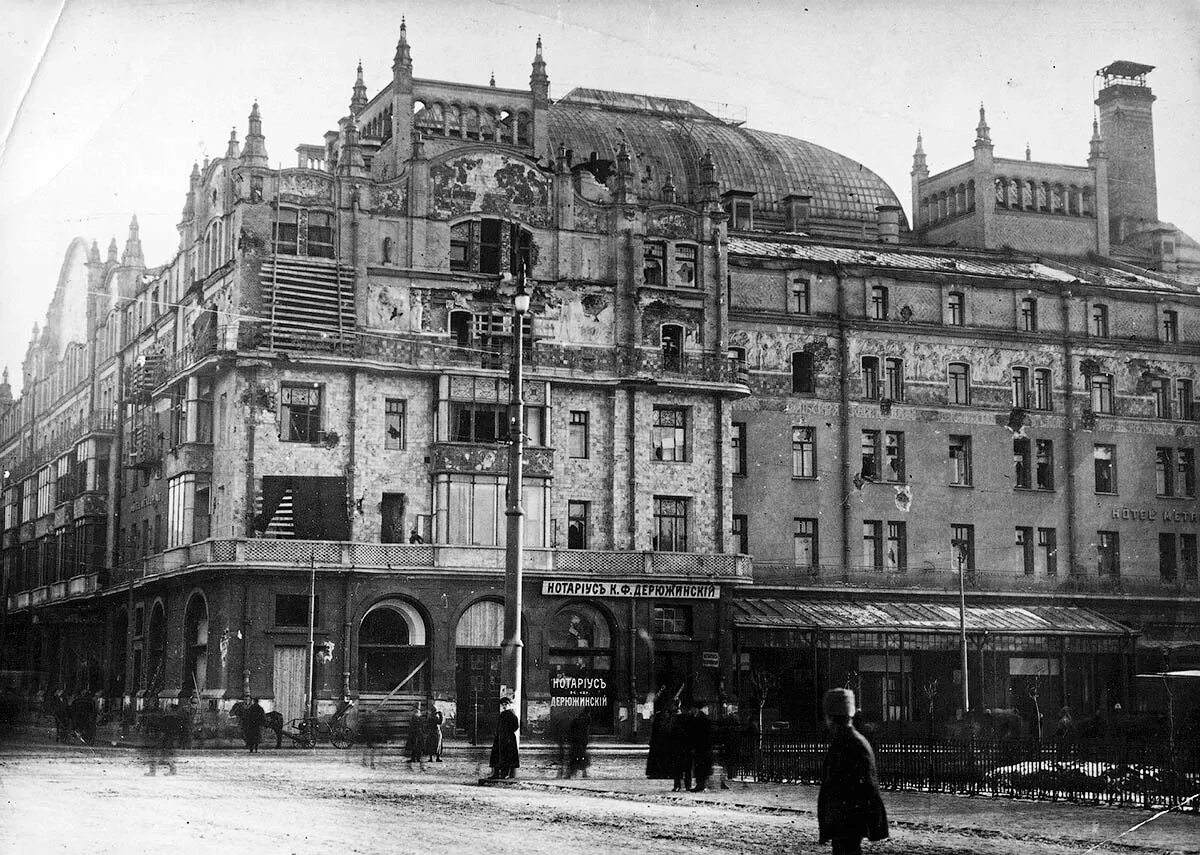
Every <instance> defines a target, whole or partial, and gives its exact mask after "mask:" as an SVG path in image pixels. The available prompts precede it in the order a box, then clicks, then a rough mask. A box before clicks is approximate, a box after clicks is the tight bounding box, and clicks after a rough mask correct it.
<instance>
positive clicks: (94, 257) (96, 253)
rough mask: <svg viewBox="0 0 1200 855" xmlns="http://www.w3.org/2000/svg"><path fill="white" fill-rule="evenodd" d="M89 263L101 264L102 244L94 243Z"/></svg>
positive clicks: (89, 255) (89, 253)
mask: <svg viewBox="0 0 1200 855" xmlns="http://www.w3.org/2000/svg"><path fill="white" fill-rule="evenodd" d="M88 263H89V264H99V263H100V244H98V243H96V241H94V240H93V241H92V248H91V249H89V250H88Z"/></svg>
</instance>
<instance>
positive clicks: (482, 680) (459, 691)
mask: <svg viewBox="0 0 1200 855" xmlns="http://www.w3.org/2000/svg"><path fill="white" fill-rule="evenodd" d="M503 637H504V606H503V605H502V604H501V603H499V602H498V601H496V600H480V601H479V602H477V603H474V604H472V605H471V606H470V607H469V608H468V609H467V610H466V611H465V612H463V613H462V616H461V617H460V618H459V619H458V626H457V627H456V628H455V630H454V650H455V663H454V664H455V671H454V691H455V696H456V697H457V701H458V714H457V716H456V719H455V722H456V729H457V730H458V731H459V732H460V733H464V734H466V735H467V737H468V738H470V739H471V740H472V741H474V742H479V741H481V740H487V739H490V738H491V735H492V731H493V725H494V723H495V719H496V711H497V709H498V708H499V703H500V642H501V640H502V639H503ZM519 708H520V705H519V702H518V709H519Z"/></svg>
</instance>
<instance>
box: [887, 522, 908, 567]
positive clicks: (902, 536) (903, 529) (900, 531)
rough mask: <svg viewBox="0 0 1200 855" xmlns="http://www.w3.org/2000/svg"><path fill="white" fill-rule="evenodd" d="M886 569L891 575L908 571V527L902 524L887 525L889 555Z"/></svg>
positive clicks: (891, 523)
mask: <svg viewBox="0 0 1200 855" xmlns="http://www.w3.org/2000/svg"><path fill="white" fill-rule="evenodd" d="M884 560H885V562H886V563H885V565H884V566H885V567H886V569H887V571H888V572H889V573H903V572H904V571H905V570H907V569H908V526H907V524H905V523H902V522H890V523H888V524H887V554H886V555H885V556H884Z"/></svg>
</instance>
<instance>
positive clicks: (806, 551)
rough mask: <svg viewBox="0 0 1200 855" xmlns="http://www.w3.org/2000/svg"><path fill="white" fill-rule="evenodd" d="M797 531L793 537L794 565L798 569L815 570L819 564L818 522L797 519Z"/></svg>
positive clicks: (808, 519)
mask: <svg viewBox="0 0 1200 855" xmlns="http://www.w3.org/2000/svg"><path fill="white" fill-rule="evenodd" d="M795 523H796V531H795V533H794V534H793V535H792V563H793V564H795V565H796V566H797V567H808V568H812V569H815V568H816V567H817V565H818V563H819V558H820V556H819V554H818V545H817V521H816V520H815V519H811V518H803V517H796V520H795Z"/></svg>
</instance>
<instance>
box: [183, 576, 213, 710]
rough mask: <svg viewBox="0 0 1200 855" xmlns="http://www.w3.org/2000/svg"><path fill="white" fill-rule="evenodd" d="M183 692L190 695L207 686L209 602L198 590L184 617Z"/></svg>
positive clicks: (198, 692)
mask: <svg viewBox="0 0 1200 855" xmlns="http://www.w3.org/2000/svg"><path fill="white" fill-rule="evenodd" d="M183 643H184V650H183V663H184V664H183V692H184V694H185V695H187V696H188V697H191V696H192V695H193V694H197V695H198V694H200V693H201V692H203V691H204V690H205V688H207V674H208V602H207V601H206V600H205V599H204V595H203V594H202V593H200V592H199V591H197V592H196V593H194V594H192V597H191V599H190V600H188V604H187V610H186V611H185V612H184V618H183Z"/></svg>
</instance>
